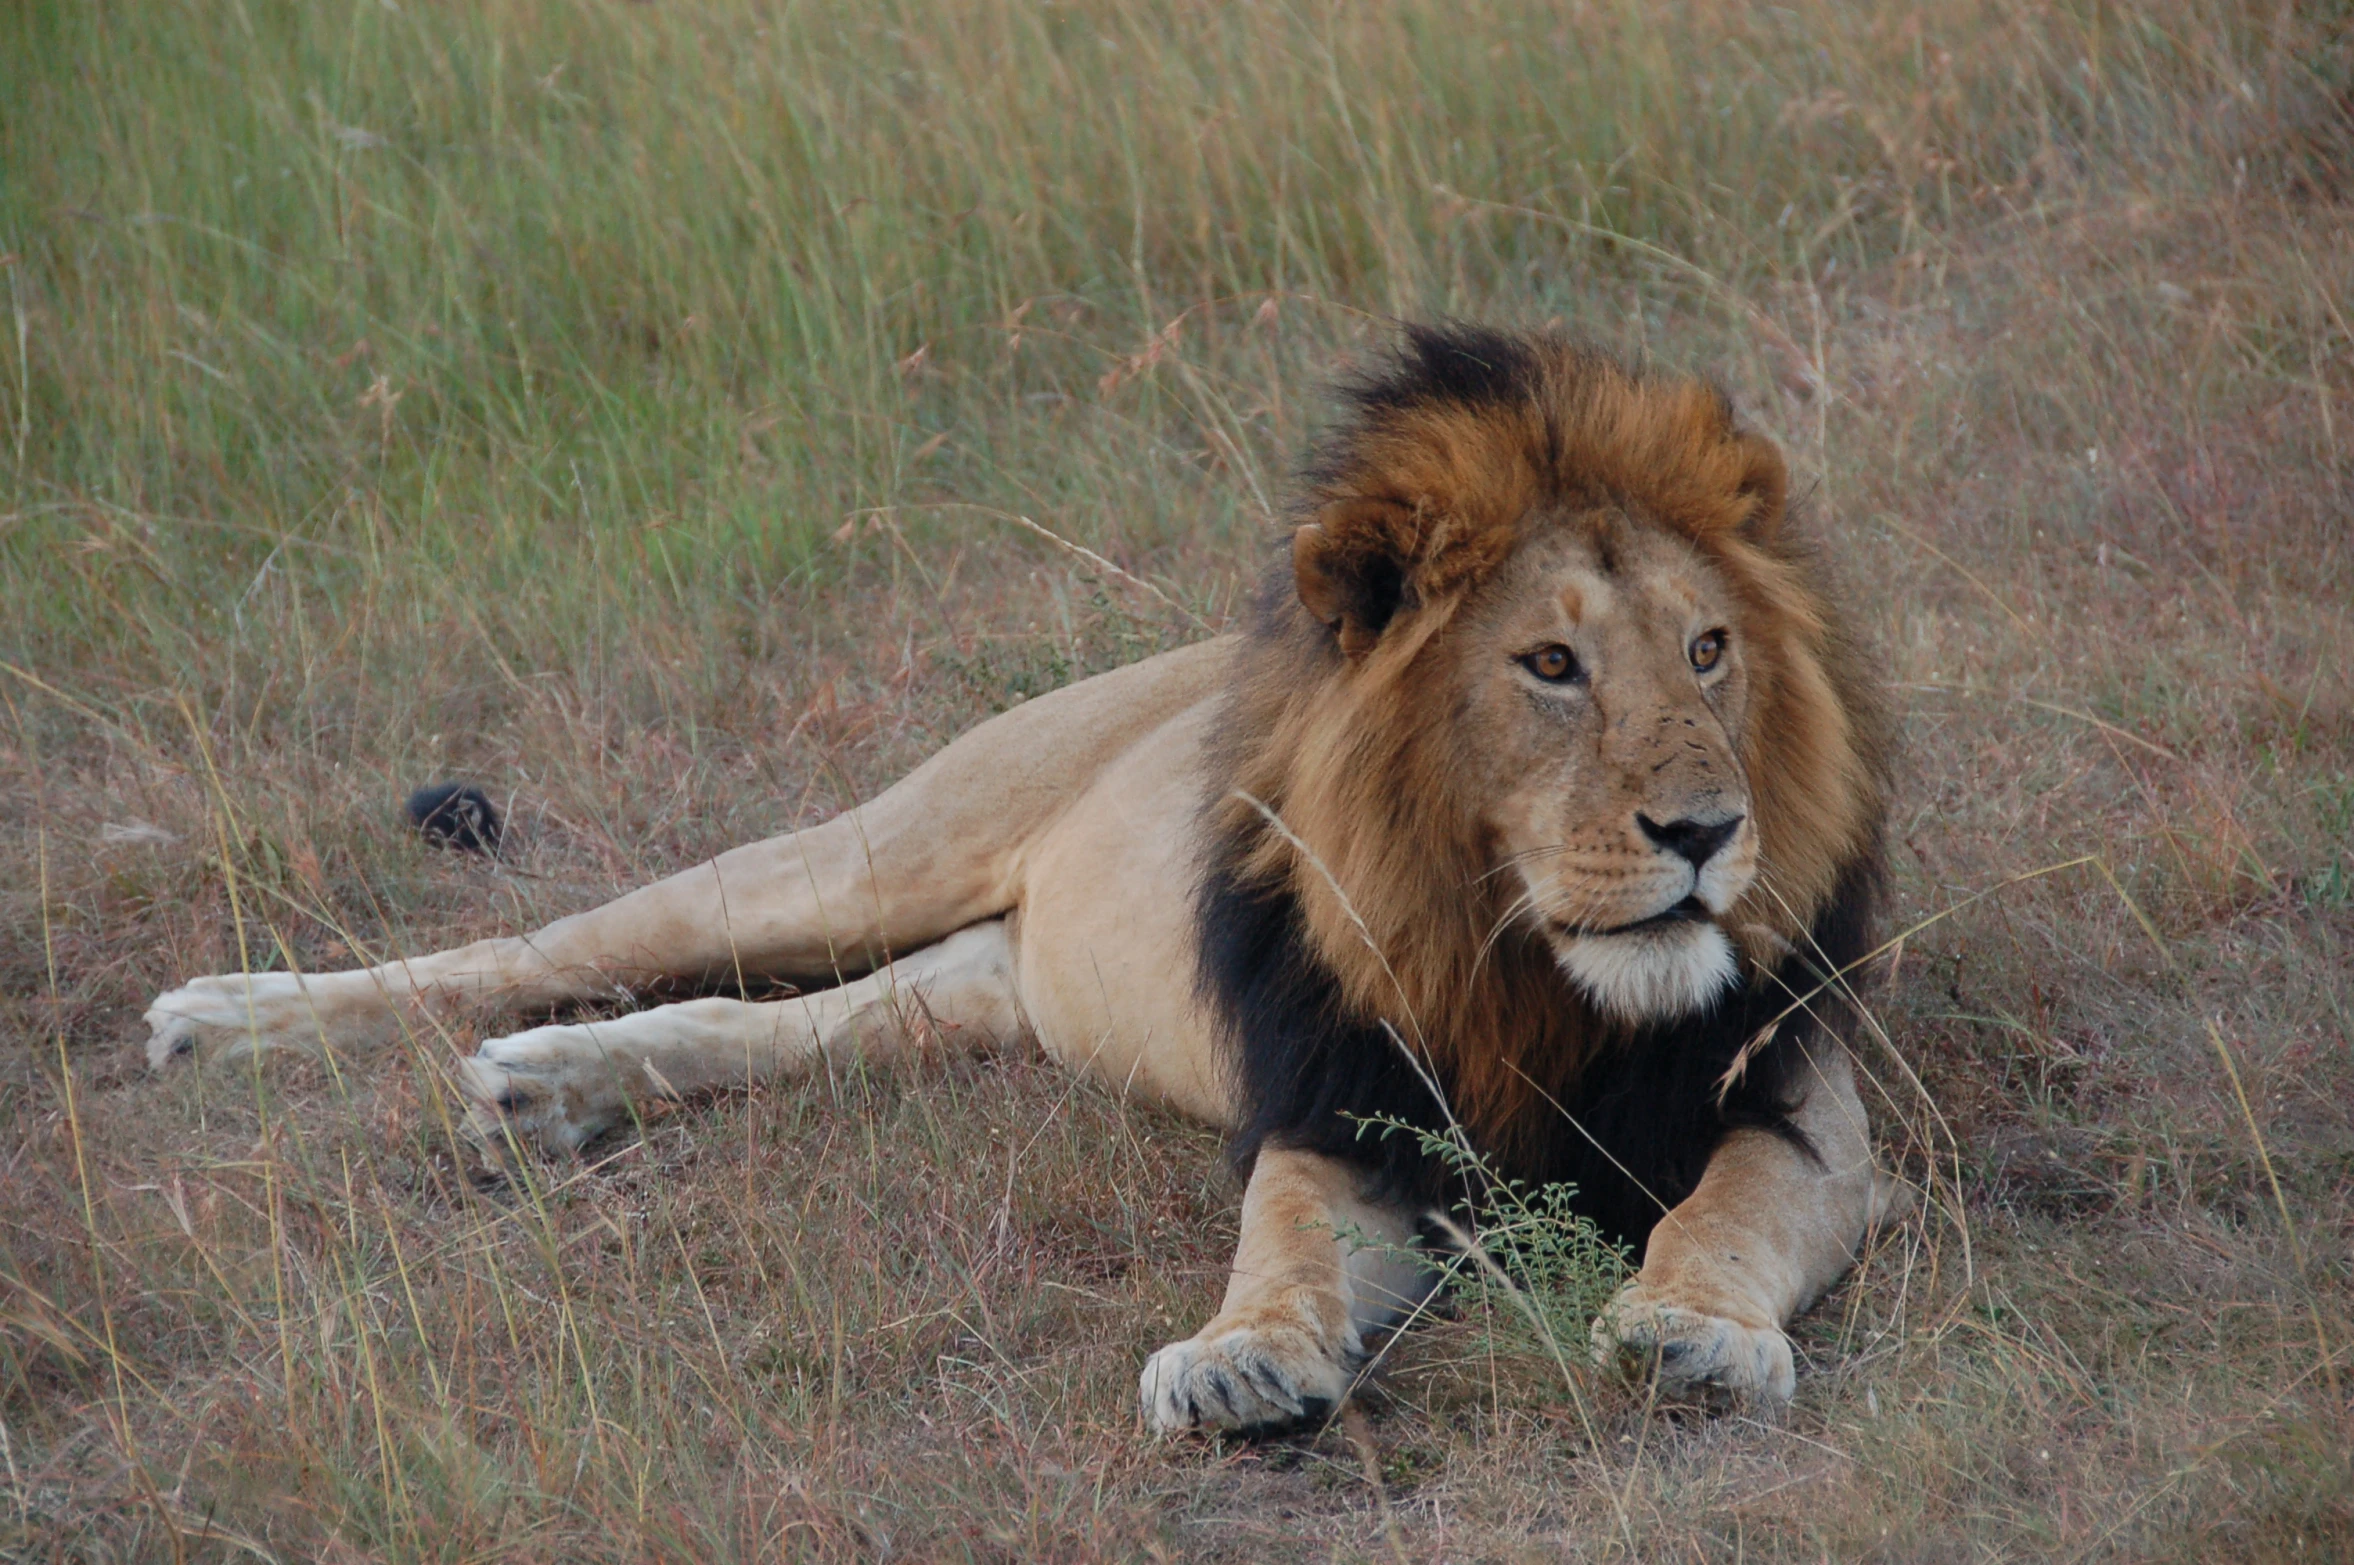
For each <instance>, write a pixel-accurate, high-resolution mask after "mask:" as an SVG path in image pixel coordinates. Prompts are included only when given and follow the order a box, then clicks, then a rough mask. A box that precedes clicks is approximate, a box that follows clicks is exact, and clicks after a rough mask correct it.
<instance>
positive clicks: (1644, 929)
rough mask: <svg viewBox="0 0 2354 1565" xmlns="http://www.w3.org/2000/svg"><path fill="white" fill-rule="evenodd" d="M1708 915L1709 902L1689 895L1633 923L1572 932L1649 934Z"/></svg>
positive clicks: (1697, 921)
mask: <svg viewBox="0 0 2354 1565" xmlns="http://www.w3.org/2000/svg"><path fill="white" fill-rule="evenodd" d="M1707 917H1708V904H1706V903H1705V902H1702V901H1701V900H1700V899H1699V898H1698V897H1696V896H1688V897H1686V898H1684V900H1683V901H1681V902H1678V903H1677V904H1676V905H1675V906H1674V907H1671V908H1667V909H1664V910H1662V911H1660V912H1657V913H1654V914H1652V915H1651V916H1650V917H1649V918H1638V919H1636V920H1635V921H1634V922H1633V923H1631V924H1613V925H1612V926H1610V927H1609V928H1608V929H1594V928H1590V927H1589V928H1585V929H1576V930H1572V931H1570V933H1572V934H1576V935H1642V934H1649V933H1650V932H1651V931H1653V930H1655V929H1666V928H1667V927H1669V926H1670V925H1672V924H1695V923H1699V922H1701V921H1703V920H1705V919H1706V918H1707Z"/></svg>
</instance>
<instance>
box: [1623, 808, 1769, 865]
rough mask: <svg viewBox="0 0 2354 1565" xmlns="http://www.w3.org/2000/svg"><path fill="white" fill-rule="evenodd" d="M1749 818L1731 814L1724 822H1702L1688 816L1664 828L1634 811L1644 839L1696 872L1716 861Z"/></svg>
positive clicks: (1638, 811)
mask: <svg viewBox="0 0 2354 1565" xmlns="http://www.w3.org/2000/svg"><path fill="white" fill-rule="evenodd" d="M1747 819H1748V817H1747V816H1745V815H1728V816H1726V817H1725V818H1724V819H1723V820H1721V821H1702V820H1694V819H1692V818H1691V817H1690V816H1686V817H1685V818H1684V819H1682V820H1680V821H1669V822H1668V823H1667V824H1666V825H1664V826H1662V825H1661V824H1659V822H1657V821H1655V820H1653V819H1652V818H1651V817H1650V816H1648V815H1645V814H1644V813H1643V812H1642V811H1641V810H1637V811H1636V812H1635V824H1636V825H1638V826H1640V827H1642V828H1643V835H1644V836H1646V837H1649V838H1650V839H1651V840H1652V841H1653V842H1656V843H1658V844H1659V845H1660V846H1661V847H1663V848H1665V849H1667V851H1668V852H1670V853H1673V854H1676V855H1678V856H1679V857H1681V858H1683V859H1685V860H1686V861H1687V862H1689V863H1690V864H1691V866H1692V868H1693V869H1695V870H1697V869H1699V868H1700V867H1701V866H1702V865H1704V864H1706V863H1707V862H1708V861H1709V860H1710V859H1712V858H1715V857H1716V852H1717V849H1719V848H1721V847H1723V846H1724V845H1725V844H1726V843H1728V842H1731V841H1732V840H1733V833H1735V832H1737V831H1739V830H1740V829H1741V823H1742V822H1743V821H1744V820H1747Z"/></svg>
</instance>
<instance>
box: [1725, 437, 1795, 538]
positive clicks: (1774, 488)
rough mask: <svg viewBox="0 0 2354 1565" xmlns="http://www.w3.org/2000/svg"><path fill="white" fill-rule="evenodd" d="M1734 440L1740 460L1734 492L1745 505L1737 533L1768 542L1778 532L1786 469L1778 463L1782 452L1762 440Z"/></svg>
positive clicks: (1787, 475) (1786, 491) (1786, 489)
mask: <svg viewBox="0 0 2354 1565" xmlns="http://www.w3.org/2000/svg"><path fill="white" fill-rule="evenodd" d="M1734 439H1735V444H1736V448H1737V449H1738V451H1739V452H1740V457H1741V480H1740V482H1739V483H1738V484H1737V485H1736V486H1735V489H1736V491H1737V492H1738V493H1739V494H1740V495H1741V497H1742V498H1743V499H1745V500H1747V501H1748V502H1749V506H1748V510H1749V514H1748V516H1747V517H1745V518H1744V519H1743V520H1742V523H1741V530H1742V531H1743V532H1745V533H1747V534H1749V535H1750V536H1751V537H1752V538H1759V539H1765V538H1771V537H1773V535H1774V534H1775V533H1777V532H1780V531H1781V530H1782V508H1783V505H1784V503H1785V502H1786V501H1787V500H1788V498H1789V494H1790V469H1789V468H1788V467H1787V466H1786V465H1784V463H1783V461H1782V448H1781V447H1779V446H1777V445H1775V444H1774V443H1773V442H1772V441H1771V440H1768V439H1766V437H1765V436H1763V435H1753V434H1741V435H1737V436H1735V437H1734Z"/></svg>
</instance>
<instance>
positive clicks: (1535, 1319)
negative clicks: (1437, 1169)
mask: <svg viewBox="0 0 2354 1565" xmlns="http://www.w3.org/2000/svg"><path fill="white" fill-rule="evenodd" d="M1359 1133H1360V1134H1372V1135H1376V1136H1378V1137H1381V1138H1384V1139H1386V1138H1387V1137H1390V1136H1393V1135H1405V1136H1410V1137H1412V1138H1413V1139H1414V1141H1415V1143H1416V1144H1417V1146H1418V1147H1419V1148H1420V1150H1421V1151H1422V1153H1423V1155H1424V1156H1426V1157H1431V1158H1436V1159H1437V1160H1439V1162H1441V1163H1442V1164H1443V1165H1444V1166H1445V1167H1446V1168H1447V1170H1448V1172H1449V1173H1451V1174H1453V1175H1455V1176H1456V1178H1457V1180H1458V1181H1459V1182H1460V1184H1461V1185H1462V1187H1463V1188H1465V1189H1466V1190H1468V1191H1470V1192H1471V1193H1470V1194H1469V1195H1466V1196H1465V1197H1464V1198H1463V1199H1461V1200H1459V1201H1457V1202H1456V1204H1455V1206H1454V1209H1453V1210H1452V1211H1450V1212H1448V1213H1446V1214H1443V1215H1442V1216H1441V1217H1440V1218H1439V1221H1438V1223H1437V1224H1436V1226H1437V1227H1438V1228H1439V1230H1440V1233H1441V1236H1442V1238H1443V1239H1444V1240H1445V1242H1446V1247H1447V1250H1446V1253H1444V1254H1443V1255H1434V1254H1433V1252H1432V1251H1431V1250H1429V1249H1425V1248H1422V1247H1419V1246H1417V1247H1414V1248H1413V1249H1412V1250H1411V1253H1413V1254H1415V1255H1417V1256H1420V1257H1423V1258H1425V1259H1433V1260H1436V1261H1437V1263H1438V1264H1439V1265H1440V1266H1441V1267H1442V1268H1443V1271H1444V1281H1443V1283H1442V1286H1443V1287H1445V1288H1447V1289H1449V1290H1451V1291H1452V1292H1453V1294H1454V1295H1455V1297H1456V1299H1457V1300H1458V1301H1459V1302H1460V1303H1461V1304H1462V1305H1463V1306H1464V1307H1465V1314H1466V1318H1467V1319H1469V1320H1471V1321H1473V1322H1475V1323H1476V1325H1475V1330H1476V1331H1478V1332H1479V1334H1480V1338H1481V1340H1480V1344H1479V1345H1480V1347H1481V1349H1482V1350H1484V1351H1488V1352H1493V1353H1496V1354H1498V1355H1502V1356H1511V1357H1520V1356H1528V1355H1535V1356H1540V1357H1549V1358H1552V1359H1554V1360H1556V1361H1557V1362H1559V1363H1560V1365H1561V1367H1562V1369H1563V1372H1564V1373H1565V1374H1566V1373H1567V1371H1568V1366H1569V1364H1570V1363H1571V1362H1573V1361H1576V1360H1580V1359H1582V1358H1583V1357H1584V1353H1583V1346H1584V1344H1585V1342H1586V1340H1587V1331H1588V1328H1589V1327H1590V1325H1591V1324H1592V1322H1593V1319H1594V1317H1595V1316H1596V1315H1599V1314H1600V1313H1601V1312H1602V1307H1603V1306H1604V1305H1606V1304H1608V1303H1609V1302H1610V1297H1611V1295H1612V1294H1614V1293H1616V1292H1617V1291H1618V1289H1619V1285H1620V1284H1621V1283H1623V1282H1625V1281H1626V1279H1627V1278H1628V1276H1629V1275H1631V1273H1632V1271H1633V1267H1632V1263H1631V1261H1630V1258H1629V1257H1628V1255H1627V1253H1626V1251H1625V1250H1624V1249H1623V1248H1621V1247H1620V1246H1618V1245H1616V1244H1614V1243H1612V1242H1611V1241H1610V1240H1609V1239H1608V1238H1607V1237H1606V1236H1605V1235H1604V1234H1603V1232H1602V1230H1601V1229H1600V1228H1598V1227H1596V1226H1595V1224H1594V1221H1593V1219H1591V1218H1589V1217H1587V1216H1586V1215H1585V1214H1583V1213H1582V1212H1580V1211H1578V1209H1577V1197H1578V1190H1577V1186H1575V1185H1572V1184H1541V1185H1538V1184H1530V1183H1528V1182H1526V1181H1524V1180H1517V1179H1506V1178H1504V1177H1503V1176H1502V1175H1500V1174H1499V1173H1497V1171H1496V1170H1495V1168H1494V1167H1493V1165H1491V1164H1490V1163H1489V1162H1488V1161H1487V1160H1486V1159H1485V1158H1483V1157H1481V1156H1480V1155H1479V1153H1478V1152H1476V1151H1474V1150H1473V1149H1472V1148H1471V1147H1470V1146H1469V1145H1468V1144H1467V1143H1466V1142H1464V1141H1463V1140H1462V1139H1461V1137H1460V1136H1459V1135H1457V1134H1453V1133H1450V1132H1447V1131H1437V1130H1431V1129H1428V1128H1426V1127H1424V1126H1420V1125H1414V1124H1410V1123H1408V1122H1407V1121H1405V1120H1402V1119H1397V1118H1395V1117H1392V1116H1388V1115H1376V1116H1372V1117H1369V1118H1367V1119H1366V1120H1364V1121H1363V1122H1362V1124H1361V1125H1360V1127H1359Z"/></svg>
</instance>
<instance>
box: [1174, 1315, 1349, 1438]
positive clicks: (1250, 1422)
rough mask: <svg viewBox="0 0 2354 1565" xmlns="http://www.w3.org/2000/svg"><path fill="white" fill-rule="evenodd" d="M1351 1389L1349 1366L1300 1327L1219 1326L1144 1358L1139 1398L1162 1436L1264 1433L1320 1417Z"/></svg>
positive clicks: (1213, 1326)
mask: <svg viewBox="0 0 2354 1565" xmlns="http://www.w3.org/2000/svg"><path fill="white" fill-rule="evenodd" d="M1348 1389H1349V1370H1348V1366H1347V1365H1346V1364H1344V1363H1343V1362H1342V1361H1341V1358H1340V1357H1339V1356H1336V1355H1335V1354H1333V1353H1332V1352H1331V1351H1329V1350H1328V1349H1327V1348H1326V1347H1325V1345H1324V1344H1323V1343H1322V1342H1321V1341H1320V1340H1319V1338H1318V1335H1317V1333H1315V1332H1313V1331H1311V1330H1309V1329H1307V1328H1306V1327H1304V1326H1295V1325H1273V1326H1257V1327H1253V1326H1224V1325H1221V1324H1219V1323H1218V1322H1216V1321H1212V1322H1211V1323H1210V1324H1209V1325H1208V1326H1206V1327H1204V1328H1203V1329H1202V1331H1201V1333H1200V1334H1199V1335H1197V1336H1192V1337H1188V1338H1186V1339H1185V1340H1184V1341H1183V1342H1172V1343H1170V1344H1169V1345H1168V1346H1167V1347H1165V1348H1163V1349H1161V1351H1160V1352H1158V1353H1155V1354H1154V1355H1153V1356H1152V1357H1151V1358H1150V1359H1148V1360H1146V1361H1145V1365H1144V1374H1143V1376H1142V1377H1141V1378H1140V1380H1139V1381H1138V1383H1137V1395H1138V1398H1139V1401H1140V1403H1141V1405H1142V1408H1143V1412H1144V1421H1145V1423H1146V1424H1148V1425H1149V1426H1151V1428H1152V1429H1153V1430H1154V1431H1155V1432H1156V1433H1159V1434H1164V1435H1168V1434H1178V1433H1180V1432H1182V1431H1185V1430H1189V1429H1202V1430H1210V1429H1223V1430H1229V1431H1233V1432H1236V1433H1252V1434H1255V1433H1261V1432H1265V1431H1271V1430H1277V1429H1283V1428H1286V1427H1288V1426H1290V1425H1293V1424H1299V1423H1306V1422H1311V1421H1314V1420H1317V1419H1321V1418H1323V1417H1325V1416H1326V1415H1327V1414H1329V1413H1330V1412H1331V1411H1332V1410H1333V1408H1334V1407H1336V1406H1337V1405H1339V1403H1340V1399H1341V1398H1342V1397H1343V1396H1345V1395H1347V1393H1348Z"/></svg>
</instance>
